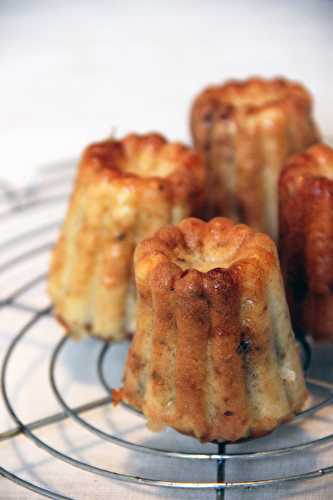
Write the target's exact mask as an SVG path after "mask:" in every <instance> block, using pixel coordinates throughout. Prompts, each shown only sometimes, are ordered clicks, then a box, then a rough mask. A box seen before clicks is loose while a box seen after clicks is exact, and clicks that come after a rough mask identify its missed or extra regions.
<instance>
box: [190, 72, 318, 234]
mask: <svg viewBox="0 0 333 500" xmlns="http://www.w3.org/2000/svg"><path fill="white" fill-rule="evenodd" d="M311 108H312V103H311V97H310V95H309V93H308V92H307V90H306V89H305V88H304V87H303V86H302V85H300V84H298V83H294V82H290V81H287V80H285V79H282V78H276V79H273V80H265V79H263V78H251V79H249V80H245V81H237V80H232V81H229V82H227V83H225V84H224V85H217V86H212V87H208V88H207V89H205V90H204V91H203V92H201V93H200V94H199V96H198V97H197V98H196V99H195V101H194V103H193V106H192V111H191V131H192V137H193V142H194V145H195V147H196V148H197V149H198V150H200V151H202V152H203V154H204V156H205V158H206V163H207V165H208V167H209V172H210V192H211V198H210V201H211V206H210V213H211V214H213V215H226V216H229V217H232V218H233V219H235V220H238V221H241V222H245V223H247V224H249V225H251V226H252V227H254V228H255V229H257V230H260V231H265V232H267V233H268V234H270V236H272V237H273V238H276V237H277V219H278V217H277V207H278V201H277V184H278V177H279V173H280V170H281V167H282V165H283V164H284V162H285V160H286V158H287V157H288V156H290V155H291V154H293V153H298V152H301V151H302V150H304V149H305V148H307V147H308V146H310V145H311V144H313V143H314V142H316V141H317V140H318V132H317V129H316V127H315V125H314V123H313V120H312V116H311V113H312V110H311Z"/></svg>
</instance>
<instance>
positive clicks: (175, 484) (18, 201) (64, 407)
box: [0, 167, 333, 499]
mask: <svg viewBox="0 0 333 500" xmlns="http://www.w3.org/2000/svg"><path fill="white" fill-rule="evenodd" d="M67 168H69V167H66V169H65V168H64V170H63V173H61V170H60V176H61V177H57V175H55V174H54V172H53V173H52V172H51V171H50V172H46V173H45V172H44V176H45V175H46V174H47V176H46V177H47V179H46V181H44V182H45V184H44V185H43V182H41V184H40V185H38V186H37V188H38V189H36V190H32V193H33V196H31V193H30V194H29V196H30V197H29V196H28V198H24V199H22V197H20V196H14V194H13V192H11V196H10V199H9V198H8V196H7V195H8V193H6V192H5V193H4V195H3V197H6V196H7V198H8V200H7V202H9V203H10V204H11V207H10V209H9V210H8V209H7V210H5V211H3V212H2V213H0V221H1V220H5V219H10V218H15V219H16V220H17V219H18V218H19V217H20V215H21V214H22V213H26V212H27V211H29V210H39V211H41V210H47V209H48V207H49V205H50V204H57V203H59V202H60V201H61V202H63V201H64V199H67V196H68V193H67V192H66V193H64V194H62V195H58V194H57V195H56V196H52V195H48V194H47V190H46V191H44V187H45V185H49V182H51V181H50V176H51V174H52V175H53V178H52V183H53V185H56V186H57V187H58V188H59V187H60V188H61V186H67V187H68V185H69V182H68V181H69V178H70V176H69V175H68V172H69V170H67ZM44 178H45V177H44ZM43 186H44V187H43ZM60 190H61V189H60ZM45 192H46V196H45V195H43V193H45ZM0 195H1V193H0ZM2 201H3V203H4V199H3V200H2ZM59 224H60V221H54V222H48V223H47V224H44V225H41V226H38V227H34V228H33V229H31V230H29V231H25V230H24V229H23V230H22V229H21V231H22V232H21V233H20V234H16V235H15V236H14V237H12V238H10V239H8V240H7V241H4V242H2V243H1V244H0V257H1V255H2V253H3V252H4V251H8V250H10V249H11V248H15V247H16V246H17V245H22V244H24V242H25V241H29V240H31V238H32V237H34V236H38V235H42V234H43V233H45V232H47V231H48V230H49V229H50V228H52V227H53V228H55V227H57V226H58V225H59ZM51 246H52V241H51V242H48V243H46V244H45V243H43V244H42V245H39V246H35V247H33V248H29V250H23V251H22V252H21V253H20V254H18V255H16V256H15V257H12V258H10V259H8V260H7V261H6V262H3V263H1V265H0V276H1V275H2V274H3V273H4V272H5V271H6V270H8V269H9V268H14V267H15V266H17V265H19V264H22V263H23V262H25V261H29V259H31V258H32V257H34V256H36V255H38V254H40V253H43V252H48V251H49V250H50V248H51ZM46 275H47V269H40V273H38V274H37V275H36V276H34V278H33V279H30V280H28V281H27V282H26V283H24V284H23V285H20V287H19V288H17V289H16V290H15V291H14V292H11V293H10V294H9V295H8V296H7V297H5V298H4V299H3V300H2V301H1V302H0V308H1V309H3V308H14V309H15V308H16V309H22V310H24V311H26V312H27V313H29V316H30V317H29V320H28V321H27V322H26V324H25V325H24V326H23V327H22V328H21V329H20V330H19V331H17V332H16V333H15V332H13V335H14V338H13V340H12V341H11V343H10V345H9V347H8V349H7V351H6V353H5V356H4V360H3V363H2V367H1V391H2V398H3V401H4V403H5V406H6V408H7V410H8V412H9V414H10V415H11V417H12V419H13V420H14V422H15V424H16V427H14V428H11V429H9V430H8V431H5V432H2V433H0V441H5V440H9V439H12V438H14V437H16V436H18V435H20V434H23V435H25V436H26V437H27V438H28V439H29V440H31V441H32V442H33V443H34V444H35V445H36V446H38V447H39V448H41V449H42V450H44V451H46V452H47V453H49V454H50V455H52V456H53V457H55V458H56V459H58V460H61V461H63V462H65V463H67V464H69V465H71V466H74V467H76V468H78V469H82V470H84V471H88V472H91V473H93V474H98V475H101V476H104V477H106V478H109V479H112V480H118V481H124V482H127V483H132V484H137V485H143V486H155V487H156V486H157V487H165V488H172V489H176V490H177V489H178V490H180V489H183V490H184V489H187V490H197V491H198V494H199V493H204V492H207V491H208V490H209V491H216V496H217V498H220V499H221V498H223V497H224V493H225V491H227V490H229V489H248V488H260V487H264V486H272V485H276V484H281V483H286V482H295V481H300V480H311V479H314V478H318V477H321V476H323V475H325V474H332V473H333V465H332V466H328V467H323V468H320V469H316V470H311V471H304V472H300V473H297V474H286V475H283V476H279V477H271V478H268V479H257V478H256V479H253V480H250V481H235V480H230V481H228V480H227V477H226V475H225V464H226V463H228V462H229V461H244V460H261V459H265V458H270V457H276V456H281V457H282V456H286V455H290V454H293V453H296V452H299V451H302V450H306V449H310V448H311V449H313V448H319V447H320V446H322V445H324V444H327V443H330V442H332V441H333V434H329V435H325V436H322V437H320V438H318V439H313V440H309V441H305V442H301V443H296V444H292V445H290V446H286V447H280V448H272V449H269V450H267V449H262V450H260V449H258V450H257V451H233V444H232V443H219V444H216V452H215V453H202V452H197V453H193V452H185V451H184V452H181V451H173V450H167V449H161V448H156V447H152V446H146V445H144V444H138V443H136V442H132V441H130V440H126V439H123V438H122V437H120V436H116V435H114V434H111V433H109V432H105V431H104V430H101V429H100V428H98V427H97V426H94V425H92V424H91V423H90V422H88V420H86V419H85V418H84V415H85V413H86V412H88V411H90V410H92V409H95V408H98V407H102V406H105V405H109V409H110V411H111V412H112V407H111V401H112V393H111V387H110V385H109V383H108V381H107V378H106V376H105V359H106V354H107V352H108V351H109V350H110V349H111V350H112V345H111V344H109V343H103V342H100V351H99V355H98V357H97V365H96V372H97V374H98V378H99V381H100V384H101V386H102V387H103V389H104V391H105V397H102V398H99V399H96V400H92V401H88V402H86V403H85V404H83V405H80V406H76V407H71V406H70V405H68V403H66V401H65V399H64V397H63V395H62V393H61V390H60V388H59V386H58V383H57V378H56V375H55V372H56V366H57V362H58V359H59V356H60V354H61V352H62V351H63V349H64V348H65V346H66V344H67V342H69V340H68V338H67V337H66V336H64V337H63V338H62V339H61V340H60V342H58V344H57V345H56V346H55V349H54V351H53V353H52V356H51V362H50V366H49V383H50V386H51V388H52V390H53V394H54V396H55V398H56V400H57V401H58V403H59V405H60V407H61V411H59V412H58V413H54V414H51V415H49V416H47V417H45V418H41V419H39V420H35V421H33V422H29V423H26V422H24V421H23V420H22V419H21V418H20V416H19V414H18V412H17V410H16V409H15V406H14V403H13V401H12V399H11V397H10V395H9V391H8V377H9V375H8V366H9V363H10V362H11V360H13V359H14V360H15V355H16V350H17V348H18V346H19V344H20V342H21V341H22V340H23V339H24V338H26V337H27V336H29V335H30V334H31V333H32V332H33V331H34V329H35V328H36V325H37V324H38V323H39V322H40V320H41V319H42V318H45V316H47V315H50V314H51V312H52V311H51V307H50V306H47V307H44V308H42V309H39V308H35V307H32V306H27V305H25V304H24V303H23V302H22V301H21V296H22V295H23V294H29V291H30V290H32V288H33V287H34V286H35V285H36V284H37V283H41V282H42V281H44V280H45V279H46ZM302 344H303V352H304V358H305V364H308V363H309V359H310V350H309V345H308V344H307V343H306V341H305V340H303V341H302ZM307 385H308V389H309V391H310V393H311V391H314V390H315V389H321V390H324V391H325V393H326V396H325V397H324V398H322V399H321V400H320V401H319V402H317V403H316V404H313V405H312V406H311V407H309V408H307V409H306V410H304V411H302V412H301V413H300V414H299V415H298V416H297V417H296V418H297V419H302V418H305V417H308V416H309V415H313V414H314V413H316V412H318V411H319V410H320V409H322V408H323V407H327V406H328V405H332V404H333V384H330V383H328V382H327V381H324V380H318V379H309V378H308V379H307ZM126 411H130V412H133V411H135V410H133V409H132V408H130V407H126ZM66 419H74V420H75V421H76V422H78V423H79V424H80V425H81V426H83V427H84V428H85V429H87V430H88V431H89V432H91V433H93V434H94V435H95V436H98V437H99V438H100V439H103V440H106V441H109V442H111V443H113V444H114V445H117V446H121V447H125V448H127V449H129V450H131V452H132V453H144V454H150V455H155V456H158V457H162V458H164V459H165V460H167V459H169V458H173V459H178V460H188V461H213V462H216V471H217V479H216V481H215V482H199V481H193V482H180V481H174V480H172V479H170V480H161V479H159V478H153V477H146V476H145V477H143V476H138V475H134V474H131V473H130V471H129V472H128V473H120V472H117V471H115V470H109V469H104V468H101V467H98V466H95V465H91V464H88V463H86V462H84V461H82V460H79V459H77V458H73V457H72V456H69V455H67V454H64V453H63V452H62V451H60V450H58V449H57V448H55V447H52V446H50V445H49V444H47V443H46V442H45V441H43V439H41V438H40V437H38V436H37V434H36V432H35V431H37V430H38V429H41V428H45V427H47V426H49V425H51V424H54V423H56V422H61V421H64V420H66ZM286 425H288V424H286ZM238 446H239V445H238ZM0 475H2V476H3V477H5V478H7V479H8V480H10V481H14V482H15V483H17V484H18V485H20V486H22V487H23V488H26V489H28V490H31V491H33V492H35V493H38V494H40V495H43V496H45V497H49V498H57V499H58V498H62V499H69V498H70V497H67V496H62V495H60V494H58V493H55V492H52V491H50V490H48V489H45V488H43V487H41V486H39V485H37V484H33V483H32V482H29V481H27V480H25V479H23V478H21V477H19V476H18V475H16V474H14V473H12V472H10V471H9V470H7V469H5V468H3V467H0Z"/></svg>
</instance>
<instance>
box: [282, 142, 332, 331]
mask: <svg viewBox="0 0 333 500" xmlns="http://www.w3.org/2000/svg"><path fill="white" fill-rule="evenodd" d="M279 198H280V242H279V247H280V255H281V266H282V270H283V274H284V278H285V284H286V289H287V298H288V301H289V305H290V310H291V315H292V319H293V322H294V327H295V328H296V329H299V330H301V331H303V332H305V333H311V334H312V335H313V336H314V338H315V339H316V340H330V341H333V149H332V148H330V147H329V146H326V145H324V144H318V145H316V146H313V147H311V148H309V149H308V150H307V151H306V152H305V153H304V154H300V155H297V156H294V157H293V158H291V159H290V161H289V162H288V163H287V165H286V167H285V168H284V169H283V171H282V174H281V177H280V183H279Z"/></svg>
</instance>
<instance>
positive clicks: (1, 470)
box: [0, 467, 74, 500]
mask: <svg viewBox="0 0 333 500" xmlns="http://www.w3.org/2000/svg"><path fill="white" fill-rule="evenodd" d="M0 476H2V477H4V478H6V479H9V480H10V481H13V483H16V484H18V485H19V486H22V487H23V488H26V489H27V490H30V491H33V492H34V493H39V494H40V495H42V496H44V497H47V498H53V499H54V500H59V499H60V500H74V499H73V498H71V497H65V496H63V495H60V493H55V492H52V491H50V490H46V489H45V488H42V487H41V486H37V485H36V484H33V483H30V482H29V481H25V479H22V478H21V477H19V476H17V475H16V474H13V473H12V472H10V471H9V470H7V469H5V468H4V467H0Z"/></svg>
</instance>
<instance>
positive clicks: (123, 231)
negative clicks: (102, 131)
mask: <svg viewBox="0 0 333 500" xmlns="http://www.w3.org/2000/svg"><path fill="white" fill-rule="evenodd" d="M205 186H206V174H205V167H204V164H203V160H202V158H201V156H200V154H199V153H196V152H194V151H193V150H191V149H190V148H187V147H186V146H184V145H182V144H178V143H168V142H167V141H166V139H165V138H164V137H162V136H161V135H159V134H147V135H142V136H139V135H135V134H130V135H128V136H127V137H125V138H124V139H123V140H122V141H116V140H113V139H109V140H106V141H104V142H101V143H98V144H92V145H91V146H89V147H88V148H87V149H86V150H85V151H84V153H83V155H82V158H81V161H80V164H79V168H78V173H77V178H76V183H75V186H74V190H73V193H72V197H71V201H70V205H69V208H68V212H67V215H66V219H65V222H64V225H63V228H62V231H61V235H60V238H59V241H58V243H57V245H56V247H55V249H54V252H53V257H52V263H51V269H50V276H49V293H50V296H51V299H52V301H53V303H54V309H55V314H56V316H57V317H58V318H59V319H60V320H61V322H62V323H63V324H65V325H66V326H67V329H68V331H69V332H70V333H71V334H73V335H74V336H77V337H80V336H82V335H84V334H92V335H96V336H99V337H102V338H108V339H109V338H113V339H121V338H123V337H124V336H125V335H126V333H128V332H133V328H134V323H135V321H134V320H135V287H134V283H133V279H132V274H133V273H132V258H133V251H134V248H135V245H136V244H137V243H138V241H140V240H141V239H143V238H146V237H149V236H151V235H152V234H153V233H154V232H155V231H156V230H157V229H159V228H160V227H162V226H164V225H165V224H168V223H172V222H179V221H180V220H181V219H183V218H184V217H187V216H189V215H191V214H195V213H200V211H201V210H202V207H203V204H204V201H205V189H206V188H205Z"/></svg>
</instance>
